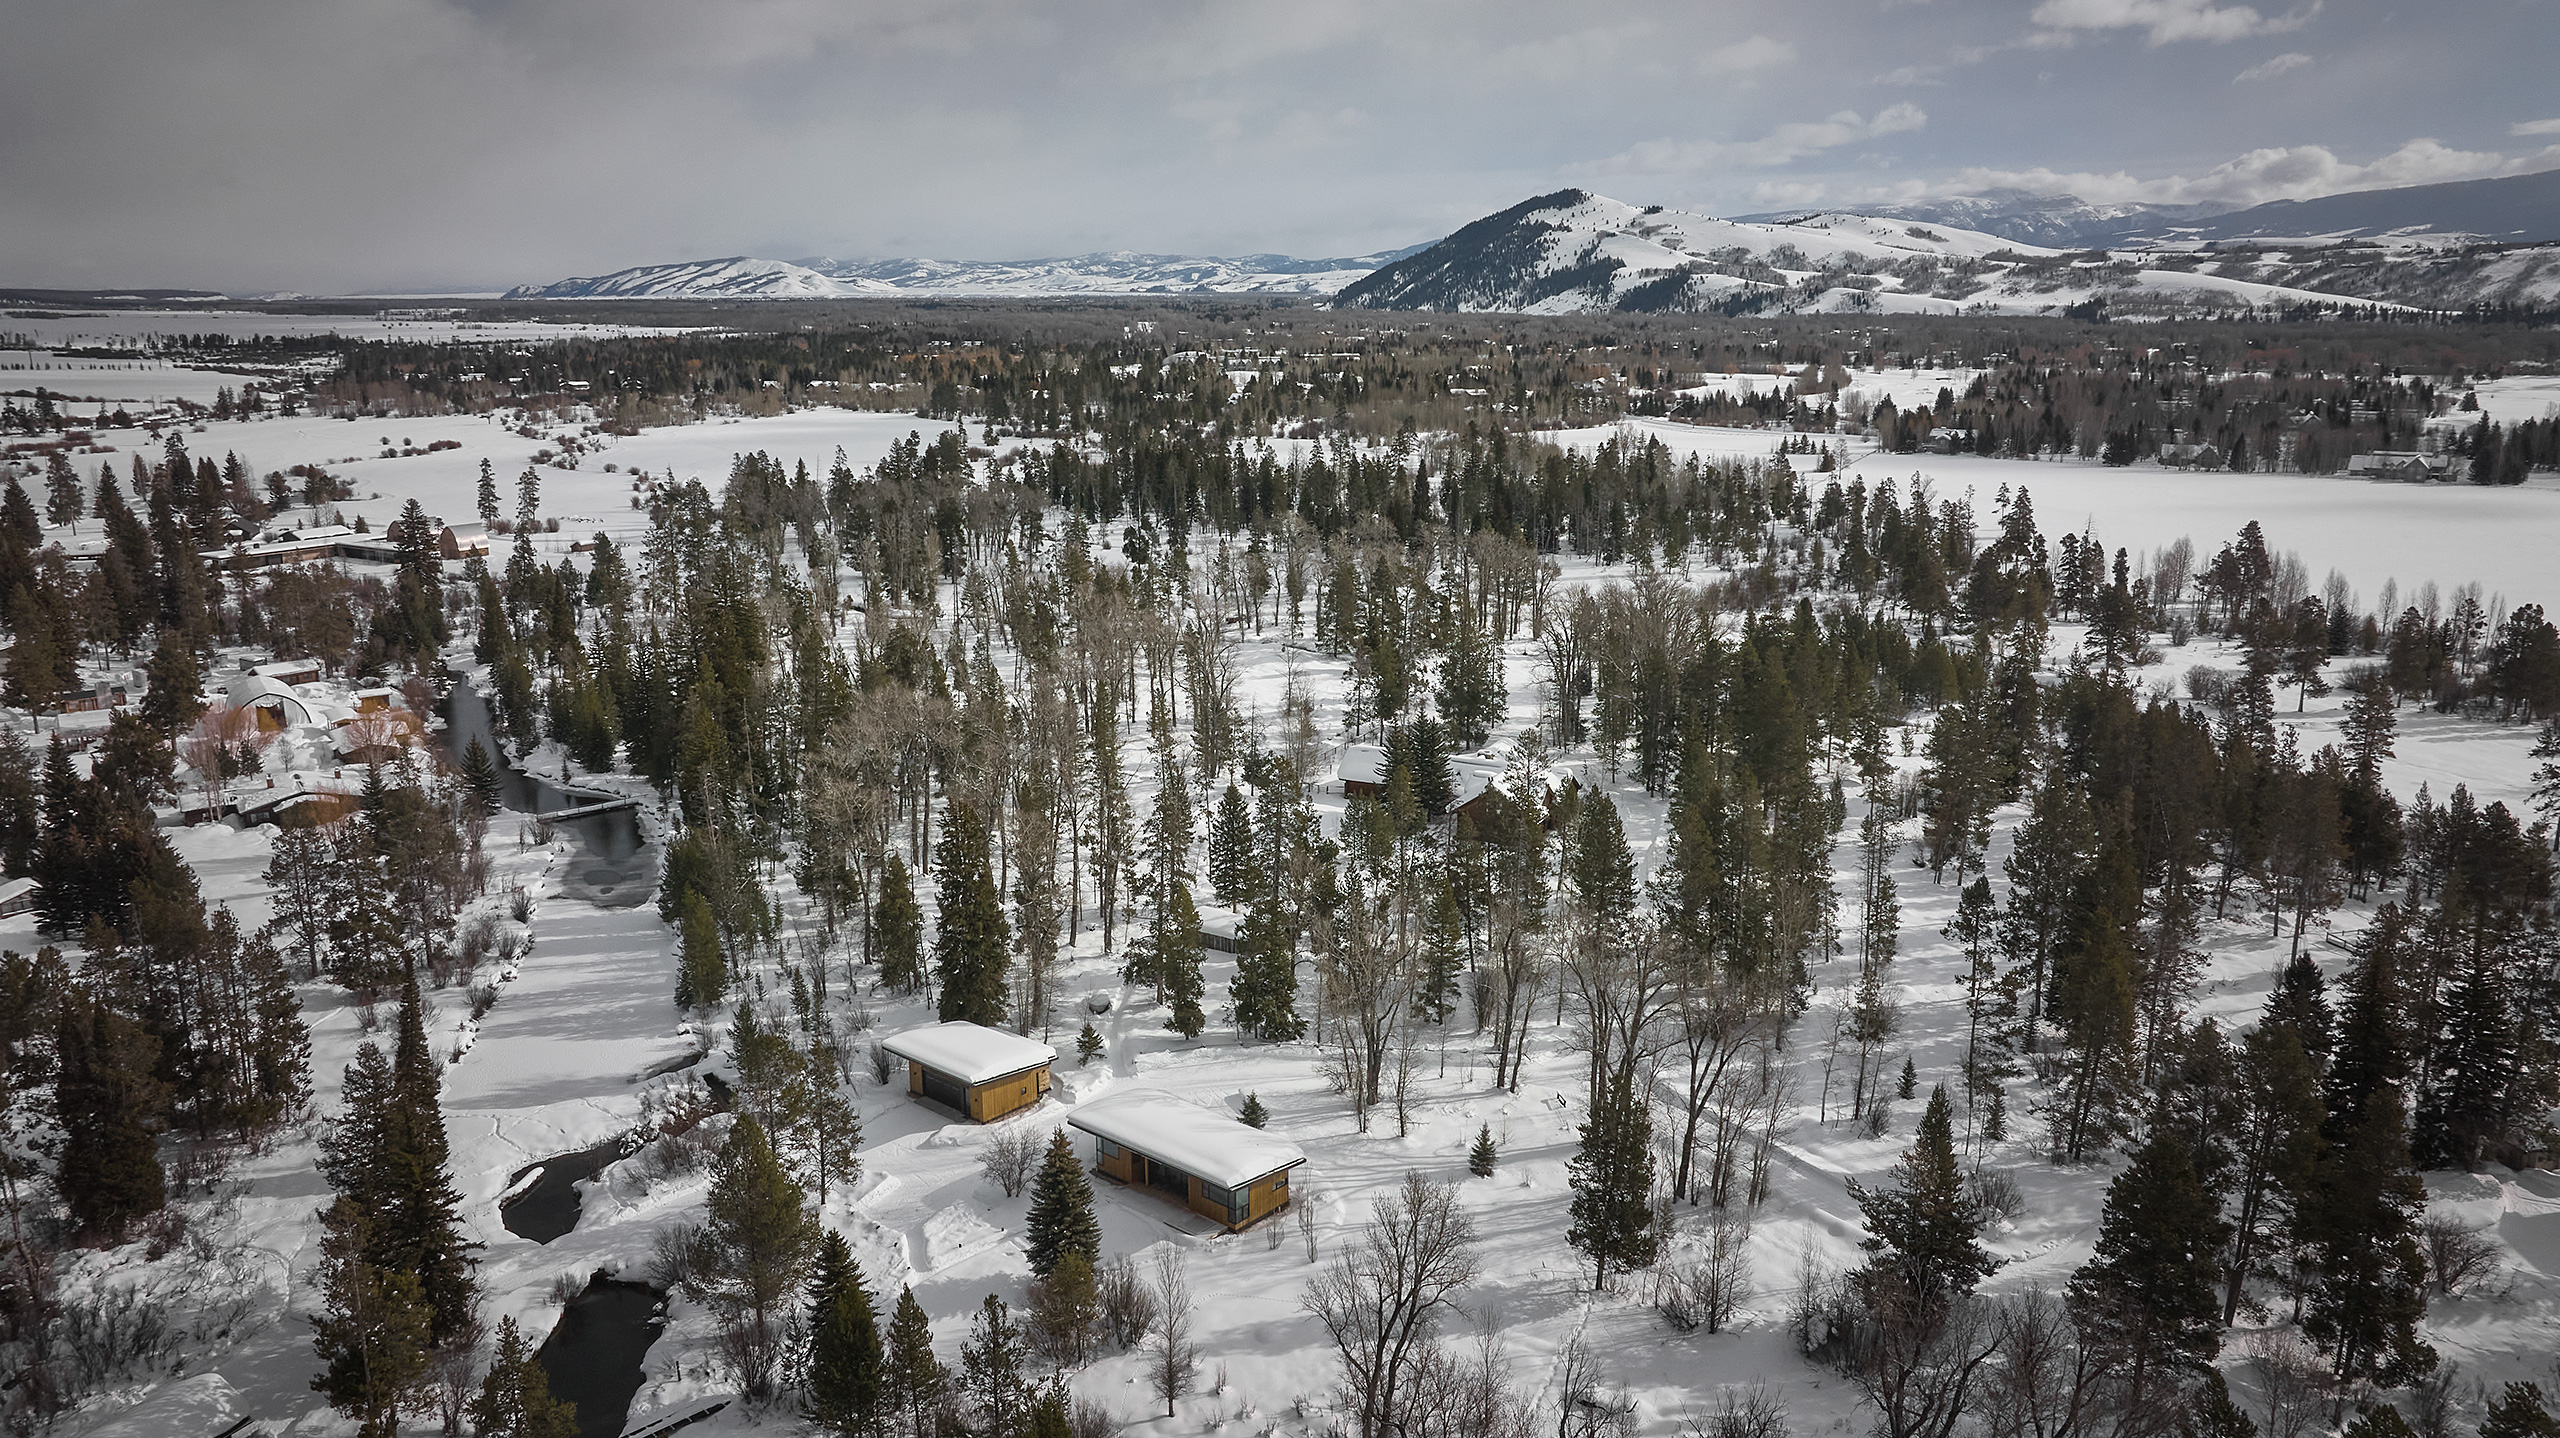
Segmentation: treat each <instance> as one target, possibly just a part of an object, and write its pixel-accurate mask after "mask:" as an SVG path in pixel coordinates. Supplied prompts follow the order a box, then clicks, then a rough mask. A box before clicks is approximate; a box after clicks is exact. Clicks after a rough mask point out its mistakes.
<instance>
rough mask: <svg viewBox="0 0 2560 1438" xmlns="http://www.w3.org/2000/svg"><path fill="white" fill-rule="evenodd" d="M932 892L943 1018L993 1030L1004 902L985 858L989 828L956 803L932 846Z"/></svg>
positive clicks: (999, 994)
mask: <svg viewBox="0 0 2560 1438" xmlns="http://www.w3.org/2000/svg"><path fill="white" fill-rule="evenodd" d="M933 864H934V869H935V871H936V873H935V884H936V894H937V895H938V898H939V901H940V913H939V914H938V916H937V917H936V919H935V921H934V934H933V962H934V970H935V976H936V978H937V979H938V980H939V981H940V983H941V985H942V1004H941V1017H942V1019H943V1021H944V1022H946V1023H948V1022H950V1021H952V1020H954V1019H963V1020H966V1021H968V1022H970V1023H973V1024H984V1025H986V1026H987V1027H990V1028H993V1027H996V1026H999V1025H1001V1024H1002V1023H1004V1021H1005V1011H1006V1003H1005V988H1006V985H1005V970H1006V968H1007V966H1008V964H1009V962H1010V947H1009V945H1008V942H1007V938H1006V924H1005V917H1004V901H1003V899H1002V897H1001V896H999V895H998V894H997V893H996V881H995V874H994V873H993V871H992V870H991V869H990V868H989V867H988V862H987V830H986V825H985V824H984V823H982V822H981V821H980V820H979V818H978V814H977V811H976V810H974V809H972V808H970V807H969V806H968V805H966V804H960V803H955V804H953V805H952V806H951V808H950V811H949V812H948V813H947V814H945V815H944V816H943V820H942V838H941V840H940V841H939V842H938V843H937V844H936V845H935V847H934V858H933Z"/></svg>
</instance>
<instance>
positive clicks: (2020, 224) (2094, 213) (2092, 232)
mask: <svg viewBox="0 0 2560 1438" xmlns="http://www.w3.org/2000/svg"><path fill="white" fill-rule="evenodd" d="M1854 208H1855V210H1856V212H1857V213H1859V214H1861V215H1867V216H1870V217H1873V218H1875V219H1881V220H1905V221H1913V222H1917V223H1920V224H1924V225H1955V226H1959V227H1962V228H1964V229H1969V230H1979V231H1981V232H1982V233H1984V234H1987V235H1998V236H2000V237H2001V238H2002V239H2006V240H2016V241H2019V242H2021V243H2024V244H2030V245H2048V246H2051V247H2053V248H2055V249H2065V250H2068V249H2083V248H2087V247H2090V246H2104V245H2115V244H2122V243H2124V242H2126V241H2127V240H2130V239H2133V238H2135V237H2137V236H2143V235H2162V234H2171V233H2175V232H2178V231H2180V230H2182V229H2187V228H2192V227H2194V226H2196V225H2198V224H2201V223H2203V222H2204V221H2207V220H2211V219H2213V218H2214V217H2216V216H2219V215H2226V214H2229V213H2231V212H2232V211H2234V210H2237V209H2239V208H2240V207H2239V206H2237V205H2231V204H2223V203H2220V202H2215V201H2207V202H2205V203H2202V204H2194V205H2138V204H2114V205H2092V204H2088V203H2086V202H2084V201H2083V200H2081V199H2080V198H2079V197H2078V196H2076V195H2039V194H2036V193H2034V192H2032V191H2029V190H2018V189H1996V190H1985V191H1983V192H1982V193H1981V194H1978V195H1957V196H1953V197H1950V198H1947V199H1942V200H1926V201H1920V202H1917V203H1912V204H1902V205H1859V206H1855V207H1854ZM1805 213H1806V212H1805V211H1802V210H1783V211H1773V212H1770V213H1768V214H1760V215H1740V216H1736V218H1737V219H1740V220H1742V221H1745V222H1757V223H1764V224H1765V223H1773V222H1775V223H1783V222H1786V221H1789V220H1793V219H1796V218H1798V217H1800V216H1802V215H1803V214H1805Z"/></svg>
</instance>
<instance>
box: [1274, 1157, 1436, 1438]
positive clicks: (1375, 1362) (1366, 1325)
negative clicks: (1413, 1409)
mask: <svg viewBox="0 0 2560 1438" xmlns="http://www.w3.org/2000/svg"><path fill="white" fill-rule="evenodd" d="M1457 1193H1458V1191H1457V1188H1456V1186H1455V1185H1453V1184H1445V1183H1434V1182H1432V1181H1431V1180H1430V1179H1427V1178H1424V1177H1423V1176H1422V1175H1421V1174H1419V1173H1408V1174H1406V1175H1405V1180H1404V1186H1403V1187H1402V1188H1401V1189H1399V1190H1397V1191H1396V1192H1394V1193H1391V1194H1387V1195H1384V1196H1381V1197H1380V1198H1379V1199H1378V1200H1377V1202H1376V1205H1375V1209H1374V1217H1372V1218H1371V1220H1370V1222H1369V1226H1368V1228H1367V1230H1366V1231H1365V1232H1364V1233H1363V1234H1362V1235H1361V1240H1360V1242H1359V1244H1358V1245H1357V1246H1355V1247H1353V1248H1352V1249H1351V1250H1350V1251H1349V1252H1347V1253H1344V1254H1342V1255H1341V1256H1340V1257H1338V1258H1336V1259H1335V1260H1334V1261H1333V1264H1332V1266H1331V1267H1329V1268H1327V1269H1326V1270H1325V1271H1324V1272H1323V1273H1321V1274H1319V1275H1318V1276H1317V1277H1316V1279H1315V1281H1314V1282H1313V1283H1311V1284H1309V1285H1308V1288H1307V1294H1306V1297H1305V1298H1303V1299H1302V1300H1300V1301H1301V1303H1302V1304H1303V1305H1304V1306H1305V1308H1306V1310H1307V1311H1308V1312H1309V1313H1311V1314H1313V1315H1315V1317H1316V1319H1317V1321H1318V1322H1320V1323H1322V1324H1323V1325H1324V1329H1325V1334H1326V1336H1328V1337H1330V1338H1331V1339H1332V1340H1333V1345H1334V1350H1335V1352H1336V1354H1337V1355H1338V1356H1339V1357H1340V1359H1341V1361H1342V1400H1343V1405H1344V1406H1345V1407H1346V1408H1349V1409H1351V1410H1352V1411H1353V1412H1355V1413H1357V1414H1358V1415H1359V1435H1360V1438H1389V1435H1393V1434H1397V1433H1401V1432H1404V1431H1406V1424H1405V1421H1404V1420H1405V1418H1406V1417H1407V1416H1408V1413H1409V1408H1408V1405H1409V1403H1410V1401H1411V1399H1410V1395H1409V1393H1408V1391H1407V1384H1408V1382H1409V1381H1410V1380H1411V1379H1412V1378H1413V1377H1414V1375H1415V1373H1416V1372H1417V1370H1418V1368H1419V1367H1420V1365H1421V1364H1422V1363H1423V1362H1424V1360H1425V1357H1426V1355H1427V1354H1428V1353H1429V1352H1430V1351H1431V1349H1432V1348H1433V1342H1434V1335H1435V1331H1436V1329H1437V1326H1438V1323H1439V1319H1440V1317H1441V1315H1442V1314H1443V1313H1445V1312H1450V1311H1454V1310H1455V1309H1456V1307H1457V1303H1456V1294H1457V1292H1458V1290H1459V1289H1461V1288H1464V1287H1465V1286H1466V1285H1467V1284H1468V1283H1470V1282H1472V1281H1474V1279H1475V1276H1476V1259H1475V1227H1474V1225H1473V1224H1471V1223H1469V1222H1468V1220H1467V1216H1466V1215H1465V1214H1464V1213H1462V1212H1460V1211H1459V1209H1458V1204H1457Z"/></svg>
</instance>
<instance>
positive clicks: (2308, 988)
mask: <svg viewBox="0 0 2560 1438" xmlns="http://www.w3.org/2000/svg"><path fill="white" fill-rule="evenodd" d="M2265 1021H2266V1022H2268V1023H2273V1024H2283V1025H2285V1026H2286V1027H2287V1028H2290V1029H2291V1030H2292V1031H2293V1034H2294V1038H2295V1040H2296V1041H2297V1042H2299V1043H2300V1044H2301V1045H2302V1051H2303V1053H2304V1054H2306V1055H2308V1056H2309V1057H2310V1058H2311V1060H2312V1061H2313V1063H2314V1064H2315V1065H2316V1064H2321V1063H2326V1062H2327V1061H2328V1058H2329V1045H2330V1042H2331V1037H2332V1034H2331V1030H2332V1028H2333V1027H2334V1026H2335V1023H2336V1020H2335V1018H2334V1017H2333V1016H2332V1015H2331V1013H2330V1012H2329V982H2328V980H2327V979H2324V978H2322V977H2321V975H2320V965H2319V963H2318V961H2317V960H2315V959H2313V958H2312V957H2311V955H2310V954H2309V953H2307V952H2305V953H2297V954H2295V955H2294V956H2293V957H2292V959H2291V960H2289V961H2288V962H2287V963H2286V964H2285V966H2284V969H2283V970H2282V971H2281V972H2280V973H2279V974H2278V975H2277V977H2276V986H2275V988H2274V989H2272V990H2270V991H2269V992H2268V994H2267V1003H2266V1009H2265Z"/></svg>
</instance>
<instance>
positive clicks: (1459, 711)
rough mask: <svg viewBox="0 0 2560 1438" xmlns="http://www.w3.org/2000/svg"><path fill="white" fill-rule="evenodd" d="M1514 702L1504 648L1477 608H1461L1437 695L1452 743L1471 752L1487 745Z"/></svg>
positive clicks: (1435, 699) (1442, 665)
mask: <svg viewBox="0 0 2560 1438" xmlns="http://www.w3.org/2000/svg"><path fill="white" fill-rule="evenodd" d="M1510 698H1511V696H1510V694H1509V693H1508V692H1506V690H1505V688H1504V684H1503V674H1502V646H1501V645H1500V644H1499V643H1498V642H1496V641H1495V639H1494V637H1493V636H1492V634H1490V633H1489V632H1487V630H1486V629H1485V626H1484V625H1483V623H1482V622H1481V621H1480V620H1479V619H1478V617H1477V615H1476V612H1475V611H1474V610H1473V609H1472V608H1470V607H1467V606H1464V605H1461V606H1459V607H1458V608H1457V609H1456V610H1455V611H1454V612H1453V613H1452V614H1451V616H1450V621H1449V642H1448V647H1447V648H1446V649H1445V650H1444V651H1443V652H1442V654H1441V658H1440V683H1439V685H1438V687H1437V688H1436V689H1435V690H1434V691H1433V694H1432V702H1433V703H1435V704H1436V705H1438V706H1439V710H1440V717H1441V719H1442V720H1443V721H1444V722H1446V723H1447V724H1448V726H1449V734H1450V737H1451V738H1454V739H1455V740H1457V741H1458V743H1459V744H1460V745H1462V746H1464V747H1466V748H1469V749H1473V748H1475V747H1477V746H1479V745H1481V744H1483V743H1484V741H1485V740H1486V739H1487V738H1489V737H1491V735H1492V733H1493V726H1494V725H1496V724H1498V723H1500V722H1501V721H1502V713H1503V709H1504V707H1505V706H1506V705H1507V704H1508V703H1509V702H1510Z"/></svg>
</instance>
